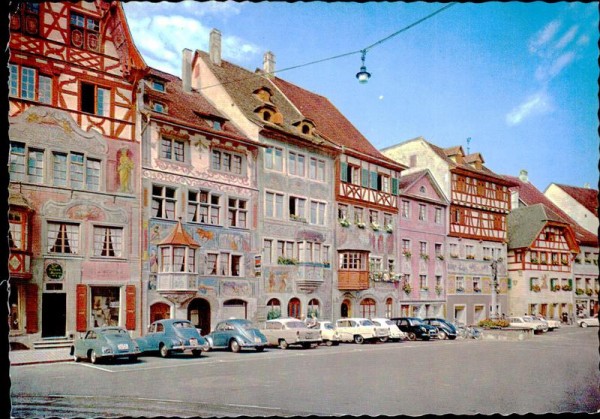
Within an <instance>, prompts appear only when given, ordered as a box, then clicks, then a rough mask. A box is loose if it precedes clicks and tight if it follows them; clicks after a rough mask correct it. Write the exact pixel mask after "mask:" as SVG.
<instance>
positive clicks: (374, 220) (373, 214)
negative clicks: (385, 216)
mask: <svg viewBox="0 0 600 419" xmlns="http://www.w3.org/2000/svg"><path fill="white" fill-rule="evenodd" d="M369 222H370V223H371V224H379V211H375V210H369Z"/></svg>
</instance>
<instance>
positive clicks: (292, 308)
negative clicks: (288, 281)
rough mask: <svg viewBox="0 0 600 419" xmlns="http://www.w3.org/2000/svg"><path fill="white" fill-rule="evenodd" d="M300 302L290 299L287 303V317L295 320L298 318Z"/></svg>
mask: <svg viewBox="0 0 600 419" xmlns="http://www.w3.org/2000/svg"><path fill="white" fill-rule="evenodd" d="M300 308H301V307H300V300H299V299H297V298H295V297H294V298H292V299H291V300H290V302H289V303H288V317H294V318H296V319H299V318H300V313H301V311H300Z"/></svg>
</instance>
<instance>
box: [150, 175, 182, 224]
mask: <svg viewBox="0 0 600 419" xmlns="http://www.w3.org/2000/svg"><path fill="white" fill-rule="evenodd" d="M155 188H160V191H161V194H160V195H156V194H155V193H154V192H155ZM167 191H173V195H172V196H170V194H167ZM177 192H178V189H177V188H176V187H172V186H165V185H158V184H152V206H151V214H150V216H151V217H152V218H161V219H163V220H175V219H177V218H176V217H177ZM155 203H158V207H156V208H155ZM171 205H172V208H170V206H171ZM157 211H158V212H157ZM155 212H156V213H155Z"/></svg>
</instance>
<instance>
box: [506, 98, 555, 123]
mask: <svg viewBox="0 0 600 419" xmlns="http://www.w3.org/2000/svg"><path fill="white" fill-rule="evenodd" d="M551 110H552V105H551V100H550V97H549V96H548V95H547V94H546V93H545V92H543V91H542V92H537V93H535V94H533V95H531V96H529V97H528V98H526V99H525V100H524V101H523V103H521V104H520V105H519V106H517V107H515V108H514V109H513V110H511V111H510V112H509V113H508V114H507V115H506V123H507V124H508V125H511V126H512V125H517V124H520V123H521V122H523V121H524V120H525V119H526V118H528V117H530V116H533V115H540V114H543V113H546V112H549V111H551Z"/></svg>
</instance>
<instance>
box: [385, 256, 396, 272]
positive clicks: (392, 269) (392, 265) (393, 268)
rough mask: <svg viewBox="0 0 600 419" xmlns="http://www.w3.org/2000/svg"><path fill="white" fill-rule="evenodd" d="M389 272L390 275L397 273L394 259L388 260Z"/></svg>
mask: <svg viewBox="0 0 600 419" xmlns="http://www.w3.org/2000/svg"><path fill="white" fill-rule="evenodd" d="M387 271H388V272H389V274H390V275H392V274H394V273H395V272H396V261H395V260H394V259H392V258H388V260H387Z"/></svg>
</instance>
